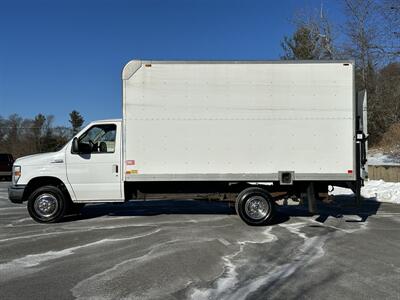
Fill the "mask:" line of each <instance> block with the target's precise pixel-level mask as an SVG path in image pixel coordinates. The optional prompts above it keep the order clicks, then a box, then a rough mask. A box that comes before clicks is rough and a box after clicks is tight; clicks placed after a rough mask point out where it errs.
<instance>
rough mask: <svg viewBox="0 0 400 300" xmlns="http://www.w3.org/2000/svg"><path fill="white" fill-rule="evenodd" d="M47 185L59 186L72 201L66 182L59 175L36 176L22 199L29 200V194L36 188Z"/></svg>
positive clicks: (29, 183) (28, 185)
mask: <svg viewBox="0 0 400 300" xmlns="http://www.w3.org/2000/svg"><path fill="white" fill-rule="evenodd" d="M45 185H52V186H55V187H58V188H59V189H60V190H61V191H62V193H63V194H64V196H65V197H66V198H67V199H68V200H70V201H71V196H70V194H69V192H68V190H67V188H66V186H65V184H64V183H63V182H62V181H61V180H60V179H58V178H57V177H49V176H43V177H36V178H33V179H31V180H30V181H29V182H28V184H27V186H26V188H25V191H24V195H23V197H22V201H26V200H28V197H29V195H30V194H31V193H32V192H33V191H34V190H36V189H38V188H40V187H42V186H45Z"/></svg>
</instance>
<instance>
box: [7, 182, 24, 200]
mask: <svg viewBox="0 0 400 300" xmlns="http://www.w3.org/2000/svg"><path fill="white" fill-rule="evenodd" d="M25 187H26V185H11V186H9V187H8V199H10V201H11V202H12V203H22V199H23V196H24V191H25Z"/></svg>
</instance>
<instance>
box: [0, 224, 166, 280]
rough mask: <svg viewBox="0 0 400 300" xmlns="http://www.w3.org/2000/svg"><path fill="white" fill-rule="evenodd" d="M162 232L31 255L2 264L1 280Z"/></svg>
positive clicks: (100, 241) (0, 265)
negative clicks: (87, 251)
mask: <svg viewBox="0 0 400 300" xmlns="http://www.w3.org/2000/svg"><path fill="white" fill-rule="evenodd" d="M160 230H161V229H157V230H154V231H151V232H148V233H144V234H139V235H135V236H132V237H126V238H114V239H102V240H99V241H96V242H92V243H88V244H84V245H79V246H75V247H71V248H66V249H63V250H59V251H48V252H44V253H38V254H29V255H26V256H24V257H21V258H17V259H14V260H12V261H10V262H8V263H3V264H0V278H1V277H2V276H4V277H3V278H6V277H7V278H8V279H10V277H12V275H17V274H18V273H20V272H21V271H23V270H24V269H26V268H31V267H36V266H38V265H40V264H41V263H43V262H46V261H49V260H54V259H58V258H61V257H65V256H68V255H71V254H73V253H74V252H75V251H76V250H79V249H83V248H88V247H93V246H98V245H101V244H107V243H115V242H120V241H127V240H134V239H138V238H142V237H146V236H149V235H151V234H155V233H157V232H159V231H160Z"/></svg>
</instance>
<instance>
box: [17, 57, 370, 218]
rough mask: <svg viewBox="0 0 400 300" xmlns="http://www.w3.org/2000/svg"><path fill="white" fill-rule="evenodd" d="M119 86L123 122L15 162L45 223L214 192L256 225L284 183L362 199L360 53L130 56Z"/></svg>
mask: <svg viewBox="0 0 400 300" xmlns="http://www.w3.org/2000/svg"><path fill="white" fill-rule="evenodd" d="M122 85H123V99H122V105H123V117H122V120H105V121H95V122H92V123H90V124H89V125H87V126H86V127H85V128H84V129H83V130H82V131H81V132H79V133H78V134H77V135H76V136H75V137H74V138H73V139H72V140H71V141H70V142H69V143H67V144H66V145H65V146H64V148H62V149H61V150H60V151H58V152H55V153H47V154H38V155H34V156H28V157H23V158H19V159H18V160H17V161H16V162H15V163H14V169H13V185H12V186H10V188H9V198H10V200H11V201H13V202H16V203H21V202H23V201H28V210H29V213H30V215H31V216H32V217H33V219H35V220H36V221H39V222H56V221H58V220H60V219H61V218H62V217H63V216H64V215H65V214H67V213H68V212H70V211H71V209H72V208H74V209H75V208H77V207H79V206H80V205H81V204H82V203H94V202H124V201H128V200H132V199H148V198H161V197H162V198H165V197H170V198H172V199H177V198H191V199H197V198H199V197H200V198H202V197H203V198H204V197H211V198H212V197H217V198H220V199H227V200H234V201H236V210H237V213H238V215H239V216H240V217H241V218H242V219H243V220H244V221H245V222H246V223H248V224H251V225H259V224H266V223H268V222H270V221H271V219H272V217H273V215H274V200H275V198H274V197H273V195H275V194H276V193H277V192H279V194H280V195H282V194H283V193H285V194H286V195H287V196H296V197H300V196H304V195H306V196H307V197H306V198H307V199H308V203H309V208H310V211H312V212H315V210H316V200H318V196H319V195H320V193H323V192H325V193H326V192H327V189H328V186H329V185H332V186H344V187H349V188H351V189H352V190H353V191H354V192H355V194H356V197H357V199H359V197H360V188H361V186H362V184H363V179H364V177H365V175H366V172H365V171H364V170H365V168H364V164H365V163H366V159H365V144H366V143H365V140H366V133H365V132H364V131H363V129H364V127H366V126H364V125H363V116H364V114H363V106H362V105H359V104H357V102H356V93H355V85H354V63H353V62H352V61H272V62H271V61H142V60H133V61H130V62H129V63H128V64H127V65H126V66H125V68H124V69H123V72H122ZM363 99H364V98H362V100H363ZM364 102H366V100H365V101H364ZM263 183H270V184H263Z"/></svg>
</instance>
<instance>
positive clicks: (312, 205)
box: [307, 182, 317, 214]
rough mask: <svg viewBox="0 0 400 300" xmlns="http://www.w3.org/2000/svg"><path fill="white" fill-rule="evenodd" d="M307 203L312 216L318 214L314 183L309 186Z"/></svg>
mask: <svg viewBox="0 0 400 300" xmlns="http://www.w3.org/2000/svg"><path fill="white" fill-rule="evenodd" d="M307 201H308V211H309V212H310V213H311V214H315V213H317V199H316V197H315V187H314V182H310V184H309V185H308V186H307Z"/></svg>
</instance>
